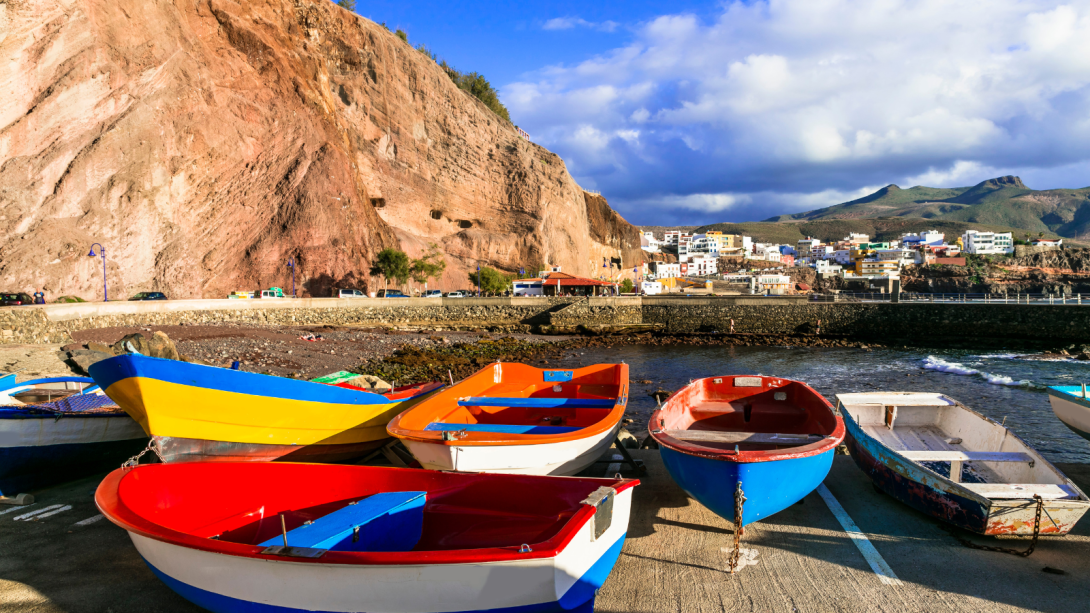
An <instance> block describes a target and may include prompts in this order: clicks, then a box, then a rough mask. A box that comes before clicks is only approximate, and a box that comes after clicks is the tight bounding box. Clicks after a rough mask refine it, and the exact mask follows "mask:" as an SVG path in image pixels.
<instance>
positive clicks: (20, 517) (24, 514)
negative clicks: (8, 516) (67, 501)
mask: <svg viewBox="0 0 1090 613" xmlns="http://www.w3.org/2000/svg"><path fill="white" fill-rule="evenodd" d="M63 506H64V505H63V504H54V505H50V506H48V507H46V508H44V509H38V510H36V511H31V512H30V513H23V514H22V515H16V516H15V517H13V518H12V519H14V520H15V521H25V520H26V518H28V517H34V516H35V515H37V514H38V513H45V512H46V511H52V510H53V509H59V508H61V507H63Z"/></svg>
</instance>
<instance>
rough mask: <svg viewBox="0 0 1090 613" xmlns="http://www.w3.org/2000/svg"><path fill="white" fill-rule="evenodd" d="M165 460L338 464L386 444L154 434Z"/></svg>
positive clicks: (157, 449)
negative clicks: (277, 442) (269, 442)
mask: <svg viewBox="0 0 1090 613" xmlns="http://www.w3.org/2000/svg"><path fill="white" fill-rule="evenodd" d="M152 439H153V440H154V441H155V448H156V451H158V452H159V457H161V458H162V459H163V461H164V462H166V463H168V464H171V463H176V462H272V461H276V460H280V461H283V462H318V463H337V462H346V461H348V460H352V459H355V458H359V457H361V456H363V455H365V454H367V453H370V452H371V451H374V450H375V449H378V448H379V447H381V446H382V445H383V444H385V443H386V439H379V440H374V441H363V442H359V443H341V444H332V445H302V446H300V445H261V444H259V443H229V442H224V441H205V440H198V439H190V438H177V437H170V436H153V437H152Z"/></svg>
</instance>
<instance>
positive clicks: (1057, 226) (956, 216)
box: [765, 176, 1090, 239]
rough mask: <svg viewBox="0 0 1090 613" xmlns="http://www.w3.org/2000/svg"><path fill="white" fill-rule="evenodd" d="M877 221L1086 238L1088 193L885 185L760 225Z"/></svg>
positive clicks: (995, 182) (991, 182) (1005, 181)
mask: <svg viewBox="0 0 1090 613" xmlns="http://www.w3.org/2000/svg"><path fill="white" fill-rule="evenodd" d="M882 217H903V218H923V219H934V220H947V221H960V222H968V223H973V224H985V225H991V226H1006V227H1009V228H1014V229H1017V230H1020V231H1021V232H1022V233H1026V232H1028V233H1030V234H1033V235H1036V234H1037V233H1038V232H1046V233H1055V234H1058V235H1059V236H1063V237H1067V238H1081V239H1087V238H1090V187H1084V188H1082V189H1050V190H1034V189H1030V188H1028V187H1026V185H1025V184H1024V183H1022V179H1020V178H1018V177H1013V176H1006V177H999V178H996V179H988V180H987V181H984V182H982V183H979V184H977V185H974V186H972V187H952V188H936V187H923V186H916V187H912V188H909V189H901V188H900V187H898V186H896V185H887V186H885V187H883V188H882V189H880V190H878V191H876V192H874V193H873V194H870V195H869V196H864V197H862V198H859V199H858V200H852V201H851V202H845V203H843V204H837V205H833V206H830V207H826V208H823V209H817V210H815V211H808V212H805V213H796V214H794V215H778V216H776V217H772V218H769V219H767V220H765V221H769V222H794V223H798V222H802V221H819V220H833V219H843V220H849V219H876V218H882Z"/></svg>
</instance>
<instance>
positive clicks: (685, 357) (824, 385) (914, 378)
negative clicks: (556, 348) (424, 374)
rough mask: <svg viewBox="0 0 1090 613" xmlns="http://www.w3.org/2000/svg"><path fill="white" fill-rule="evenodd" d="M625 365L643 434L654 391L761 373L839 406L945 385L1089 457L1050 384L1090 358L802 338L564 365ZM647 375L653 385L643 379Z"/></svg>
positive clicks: (1053, 449)
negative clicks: (842, 398) (804, 344)
mask: <svg viewBox="0 0 1090 613" xmlns="http://www.w3.org/2000/svg"><path fill="white" fill-rule="evenodd" d="M620 361H623V362H625V363H627V364H628V365H629V376H630V380H631V381H632V392H631V397H630V401H629V409H628V413H627V415H626V416H627V417H630V418H632V419H633V420H635V422H634V423H632V424H630V425H628V426H627V427H628V429H629V431H631V432H632V433H633V434H635V435H636V436H637V438H643V437H644V436H646V435H647V420H648V419H649V418H650V416H651V413H652V412H653V411H654V410H655V406H656V403H655V400H654V399H653V398H651V397H650V396H649V395H648V394H649V393H650V392H652V391H654V390H656V389H658V388H659V387H661V388H663V389H665V390H667V391H670V392H674V391H676V390H678V389H679V388H681V387H683V386H684V385H686V384H688V382H689V381H690V380H691V379H698V378H701V377H711V376H719V375H734V374H762V375H770V376H777V377H785V378H788V379H796V380H799V381H803V382H805V383H807V384H809V385H810V386H811V387H813V388H814V389H816V390H817V391H818V392H819V393H821V394H822V395H824V396H825V397H826V398H827V399H828V400H829V402H831V403H833V405H834V406H835V405H836V400H835V398H834V396H835V395H836V394H842V393H847V392H873V391H903V392H939V393H943V394H946V395H947V396H950V397H951V398H954V399H955V400H959V401H961V402H962V403H963V404H965V405H966V406H968V407H969V408H971V409H973V410H975V411H977V412H979V413H981V414H983V415H986V416H988V417H990V418H992V419H994V420H996V421H999V422H1003V421H1004V420H1005V421H1006V426H1007V427H1008V428H1010V429H1011V430H1012V431H1013V432H1014V433H1015V434H1017V435H1018V436H1020V437H1022V439H1023V440H1025V441H1026V442H1027V443H1029V444H1030V445H1031V446H1032V447H1034V448H1036V449H1037V450H1038V451H1039V452H1041V453H1042V454H1043V455H1044V456H1045V457H1046V458H1048V459H1049V460H1050V461H1053V462H1081V463H1090V441H1086V440H1084V439H1082V438H1080V437H1079V436H1077V435H1075V434H1074V433H1073V432H1071V431H1070V430H1068V429H1067V427H1066V426H1064V425H1063V424H1062V423H1061V422H1060V421H1059V420H1058V419H1056V416H1055V415H1053V413H1052V408H1051V407H1050V406H1049V402H1048V395H1047V394H1046V393H1045V391H1044V390H1045V388H1046V387H1048V386H1051V385H1078V384H1080V383H1090V362H1080V361H1075V360H1042V359H1036V358H1033V357H1032V356H1023V355H1019V354H1014V353H1004V352H998V351H993V352H979V351H978V352H973V351H964V350H922V349H920V350H916V349H873V350H869V351H868V350H862V349H828V348H809V347H808V348H797V347H723V346H685V345H669V346H647V345H634V346H632V345H630V346H617V347H612V348H609V349H580V350H578V351H575V352H573V353H572V354H569V355H568V356H567V357H566V359H565V360H563V363H564V364H565V365H566V366H579V365H588V364H595V363H602V362H620ZM641 380H651V381H652V382H653V383H652V384H651V385H647V384H641V383H639V382H640V381H641Z"/></svg>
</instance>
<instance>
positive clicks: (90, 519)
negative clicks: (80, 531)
mask: <svg viewBox="0 0 1090 613" xmlns="http://www.w3.org/2000/svg"><path fill="white" fill-rule="evenodd" d="M100 519H105V516H104V515H102V514H101V513H99V514H98V515H95V516H94V517H88V518H87V519H85V520H83V521H78V522H76V523H74V524H72V525H73V526H90V525H91V524H93V523H95V522H96V521H98V520H100Z"/></svg>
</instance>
